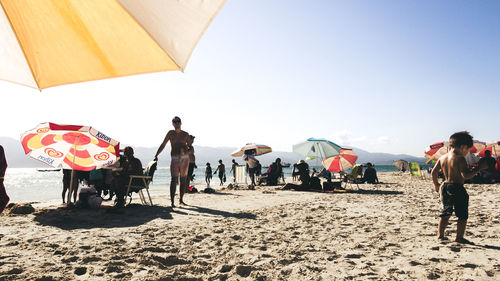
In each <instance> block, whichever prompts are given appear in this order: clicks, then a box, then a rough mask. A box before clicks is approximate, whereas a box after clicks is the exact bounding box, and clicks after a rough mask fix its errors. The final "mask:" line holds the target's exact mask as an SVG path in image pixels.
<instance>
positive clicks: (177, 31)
mask: <svg viewBox="0 0 500 281" xmlns="http://www.w3.org/2000/svg"><path fill="white" fill-rule="evenodd" d="M224 3H225V0H209V1H201V0H183V1H179V0H0V62H1V64H0V79H2V80H7V81H11V82H15V83H19V84H23V85H27V86H30V87H33V88H38V89H44V88H48V87H52V86H57V85H63V84H70V83H76V82H83V81H91V80H97V79H105V78H112V77H119V76H126V75H133V74H141V73H150V72H158V71H169V70H181V71H183V70H184V69H185V67H186V64H187V62H188V60H189V57H190V56H191V53H192V52H193V50H194V48H195V46H196V44H197V43H198V41H199V40H200V38H201V36H202V35H203V33H204V31H205V30H206V29H207V27H208V26H209V24H210V23H211V22H212V20H213V19H214V17H215V16H216V14H217V13H218V11H219V10H220V9H221V8H222V6H223V5H224Z"/></svg>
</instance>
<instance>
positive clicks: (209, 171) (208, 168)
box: [205, 163, 212, 186]
mask: <svg viewBox="0 0 500 281" xmlns="http://www.w3.org/2000/svg"><path fill="white" fill-rule="evenodd" d="M211 180H212V167H211V166H210V163H207V166H206V168H205V182H206V183H207V186H210V181H211Z"/></svg>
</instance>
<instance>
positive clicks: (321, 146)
mask: <svg viewBox="0 0 500 281" xmlns="http://www.w3.org/2000/svg"><path fill="white" fill-rule="evenodd" d="M340 150H341V147H340V146H339V145H338V144H336V143H334V142H331V141H329V140H326V139H317V138H308V139H307V140H306V141H304V142H301V143H298V144H294V145H293V152H295V153H297V154H300V155H302V156H304V157H309V158H320V159H321V160H323V159H325V158H329V157H333V156H336V155H339V153H340Z"/></svg>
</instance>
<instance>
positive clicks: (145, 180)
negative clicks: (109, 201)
mask: <svg viewBox="0 0 500 281" xmlns="http://www.w3.org/2000/svg"><path fill="white" fill-rule="evenodd" d="M156 165H157V162H156V161H151V162H149V164H148V166H147V167H146V168H145V169H144V175H142V176H135V175H131V176H129V178H130V179H129V181H128V187H127V193H126V194H127V195H128V196H129V197H130V200H129V202H128V204H130V203H131V202H132V194H133V193H134V192H137V193H139V197H140V198H141V202H142V204H144V205H148V203H147V201H146V197H144V193H143V192H142V190H143V189H146V193H147V194H148V198H149V203H150V205H151V206H153V200H151V195H150V194H149V184H150V183H151V182H152V181H153V176H154V173H155V171H156Z"/></svg>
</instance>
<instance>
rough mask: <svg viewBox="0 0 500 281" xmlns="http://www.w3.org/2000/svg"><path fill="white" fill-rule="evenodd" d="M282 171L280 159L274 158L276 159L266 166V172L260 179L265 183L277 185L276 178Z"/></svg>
mask: <svg viewBox="0 0 500 281" xmlns="http://www.w3.org/2000/svg"><path fill="white" fill-rule="evenodd" d="M282 172H283V167H282V166H281V159H280V158H276V161H274V162H273V163H272V164H271V165H269V168H267V172H266V174H265V175H264V176H262V178H261V181H262V182H266V183H267V185H278V179H279V178H280V177H281V174H282Z"/></svg>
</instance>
